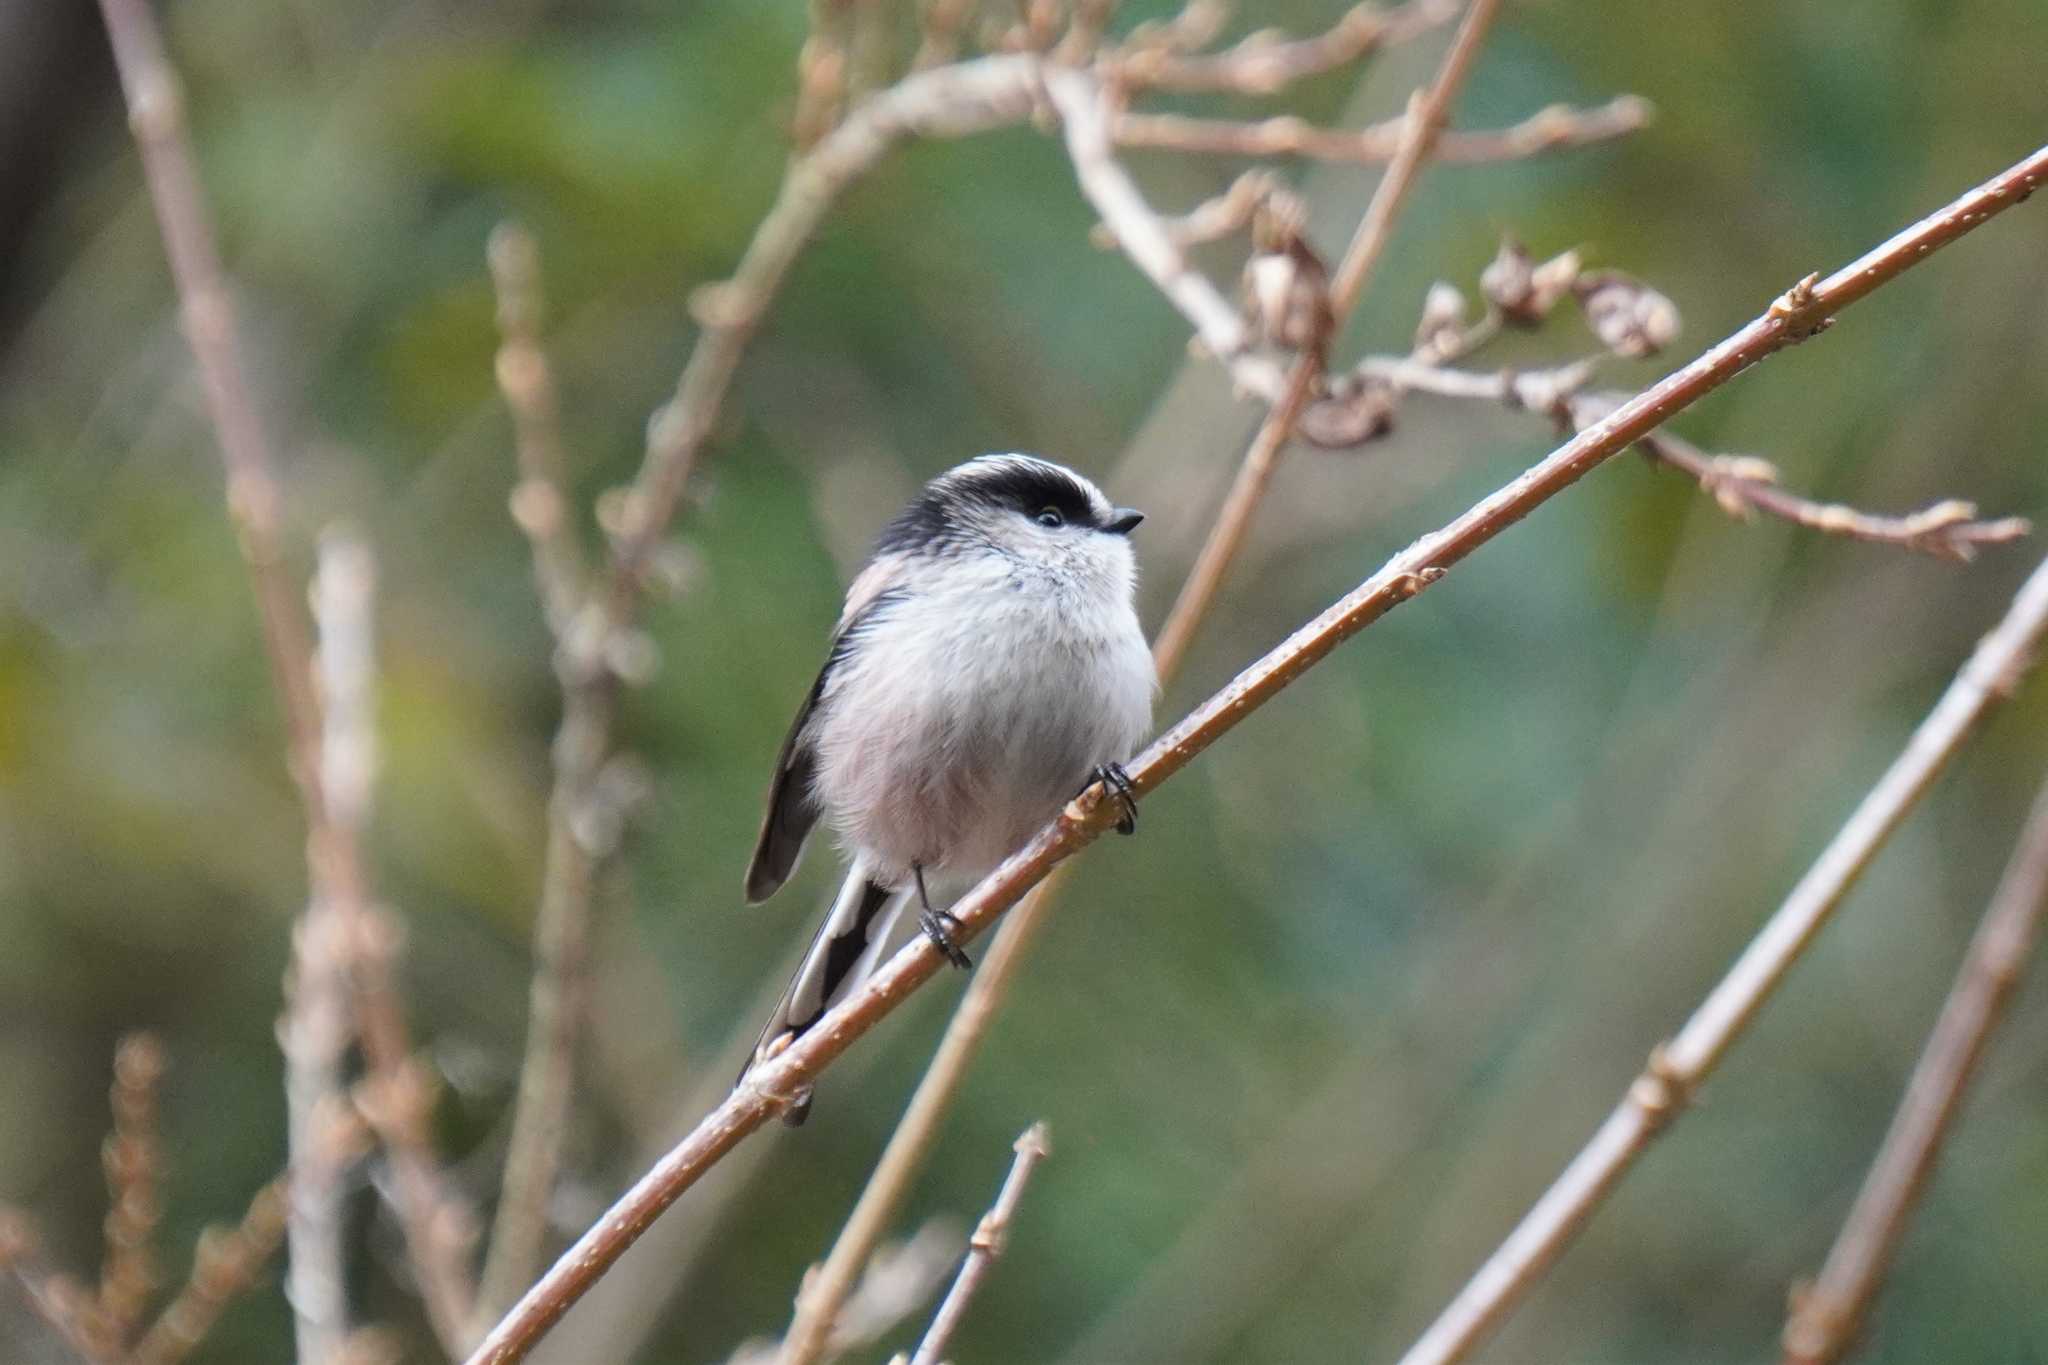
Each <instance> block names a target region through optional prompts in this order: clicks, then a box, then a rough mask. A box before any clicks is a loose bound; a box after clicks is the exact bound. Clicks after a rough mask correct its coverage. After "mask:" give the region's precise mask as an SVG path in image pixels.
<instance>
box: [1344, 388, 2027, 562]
mask: <svg viewBox="0 0 2048 1365" xmlns="http://www.w3.org/2000/svg"><path fill="white" fill-rule="evenodd" d="M1593 364H1594V362H1592V361H1575V362H1573V363H1571V364H1569V365H1560V366H1558V367H1556V368H1554V369H1548V370H1500V371H1497V372H1495V373H1492V374H1485V373H1481V372H1479V371H1475V370H1460V369H1452V368H1450V367H1448V366H1444V365H1438V364H1433V363H1430V362H1427V361H1422V360H1417V359H1415V358H1414V357H1412V356H1367V357H1366V358H1365V359H1364V360H1362V361H1360V362H1359V364H1358V365H1357V367H1356V368H1355V369H1354V370H1353V371H1352V373H1353V374H1355V375H1357V376H1359V377H1361V378H1363V379H1365V380H1367V381H1369V382H1373V383H1380V384H1385V385H1387V386H1388V387H1390V388H1392V389H1395V390H1397V391H1400V392H1403V393H1428V394H1434V395H1436V396H1438V397H1442V398H1454V399H1469V400H1476V401H1478V402H1483V403H1497V404H1499V405H1501V406H1502V407H1505V408H1508V409H1509V410H1511V411H1520V412H1530V413H1535V414H1537V415H1538V416H1546V417H1550V418H1553V419H1555V420H1556V421H1558V422H1559V423H1560V424H1562V425H1564V426H1567V427H1569V428H1570V429H1572V430H1584V429H1585V428H1586V427H1588V426H1591V425H1592V424H1593V423H1594V422H1597V421H1598V420H1600V418H1601V417H1603V416H1605V415H1606V414H1607V413H1609V412H1612V411H1613V410H1614V409H1615V408H1616V407H1617V406H1619V405H1620V404H1621V403H1622V402H1623V401H1624V400H1625V395H1623V394H1617V393H1583V392H1581V390H1582V389H1583V388H1584V386H1585V383H1586V381H1587V380H1588V379H1589V378H1591V377H1592V373H1593ZM1636 449H1638V450H1640V451H1641V452H1642V453H1643V454H1644V455H1645V456H1647V457H1648V458H1649V459H1651V460H1652V461H1654V462H1656V463H1658V464H1662V465H1666V466H1668V467H1670V468H1672V469H1676V470H1678V471H1679V472H1680V473H1682V474H1685V475H1688V476H1690V477H1691V478H1692V479H1693V480H1694V481H1695V482H1696V483H1698V484H1699V485H1700V487H1701V488H1702V489H1704V490H1705V491H1706V492H1707V493H1709V494H1710V495H1712V497H1713V498H1714V501H1715V502H1716V503H1718V504H1719V505H1720V506H1721V508H1722V510H1723V511H1725V512H1727V513H1728V514H1729V515H1730V516H1734V517H1748V516H1751V515H1754V514H1756V513H1762V514H1763V515H1765V516H1770V517H1776V518H1778V519H1779V520H1781V521H1788V522H1791V523H1792V524H1793V525H1795V526H1804V527H1806V528H1808V529H1809V530H1814V531H1819V532H1821V533H1822V534H1824V535H1837V536H1844V537H1847V538H1848V539H1851V540H1863V541H1869V542H1871V543H1872V544H1877V545H1896V546H1899V547H1901V548H1903V549H1907V550H1914V551H1918V552H1919V553H1922V554H1928V555H1933V556H1935V557H1936V558H1939V559H1949V560H1956V561H1968V560H1970V559H1972V558H1974V557H1975V556H1976V553H1977V551H1978V549H1979V548H1980V547H1982V546H1985V545H2003V544H2008V543H2010V542H2012V541H2015V540H2019V539H2022V538H2023V537H2025V536H2026V535H2028V534H2029V533H2030V532H2031V531H2032V530H2033V525H2032V523H2030V522H2029V521H2028V520H2027V519H2026V518H2025V517H1998V518H1995V519H1992V520H1978V519H1977V509H1976V507H1975V506H1974V505H1973V504H1971V503H1967V502H1963V501H1961V500H1959V499H1955V498H1949V499H1944V500H1943V501H1941V502H1937V503H1934V504H1932V505H1931V506H1928V507H1924V508H1922V509H1920V510H1919V511H1917V512H1909V513H1906V514H1905V515H1904V516H1884V515H1880V514H1878V513H1873V512H1864V511H1860V510H1859V509H1857V508H1854V507H1849V506H1845V505H1844V504H1842V503H1833V502H1817V501H1815V500H1813V499H1812V498H1806V497H1802V496H1800V495H1799V494H1797V493H1794V492H1792V491H1790V490H1789V489H1785V488H1781V487H1779V486H1778V470H1777V468H1776V467H1775V466H1774V465H1772V464H1771V463H1770V462H1769V461H1767V460H1762V459H1758V458H1756V457H1755V456H1750V455H1711V454H1708V453H1707V452H1706V451H1703V450H1701V449H1700V448H1699V447H1698V446H1695V445H1693V444H1692V443H1691V442H1690V441H1687V440H1684V439H1683V438H1681V437H1678V436H1675V435H1673V434H1672V433H1670V432H1668V431H1653V432H1651V433H1650V434H1649V435H1647V436H1645V437H1643V439H1642V440H1640V441H1638V442H1636Z"/></svg>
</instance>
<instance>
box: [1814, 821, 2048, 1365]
mask: <svg viewBox="0 0 2048 1365" xmlns="http://www.w3.org/2000/svg"><path fill="white" fill-rule="evenodd" d="M2044 913H2048V784H2044V785H2043V786H2042V788H2041V792H2040V794H2039V795H2038V796H2036V797H2035V798H2034V807H2033V810H2032V812H2031V813H2030V814H2029V815H2028V817H2027V823H2026V825H2025V827H2024V828H2022V829H2021V831H2020V837H2019V841H2018V842H2017V843H2016V844H2015V845H2014V847H2013V852H2012V858H2011V860H2010V861H2009V862H2007V864H2006V867H2005V875H2004V877H2003V878H2001V879H2000V881H1999V884H1998V890H1997V891H1996V892H1995V893H1993V895H1992V897H1991V904H1990V906H1989V908H1987V909H1986V910H1985V912H1984V919H1983V922H1982V923H1981V924H1980V925H1979V926H1978V928H1977V933H1976V935H1975V937H1973V938H1972V939H1971V940H1970V949H1969V952H1968V954H1967V955H1966V956H1965V957H1964V959H1963V965H1962V968H1961V970H1960V971H1958V972H1957V974H1956V980H1955V985H1953V986H1952V987H1950V988H1949V993H1948V999H1947V1001H1946V1002H1944V1003H1943V1005H1942V1007H1941V1015H1940V1017H1939V1018H1938V1019H1936V1020H1935V1024H1934V1030H1933V1032H1931V1033H1930V1034H1928V1036H1927V1046H1926V1048H1925V1050H1923V1051H1922V1052H1921V1054H1920V1060H1919V1062H1918V1063H1917V1064H1916V1065H1915V1066H1914V1068H1913V1077H1912V1079H1911V1080H1910V1081H1908V1082H1907V1083H1906V1092H1905V1094H1904V1095H1903V1096H1902V1097H1901V1098H1900V1100H1899V1109H1898V1112H1897V1113H1896V1114H1895V1115H1893V1117H1892V1123H1891V1127H1890V1129H1889V1130H1888V1131H1887V1132H1886V1133H1885V1135H1884V1144H1883V1146H1881V1147H1880V1148H1879V1149H1878V1153H1877V1158H1876V1159H1875V1160H1874V1161H1872V1162H1871V1163H1870V1173H1869V1174H1868V1175H1867V1176H1865V1177H1864V1180H1863V1188H1862V1189H1861V1190H1860V1191H1858V1193H1857V1195H1856V1202H1855V1204H1854V1205H1853V1206H1852V1207H1851V1208H1850V1210H1849V1216H1848V1218H1847V1219H1846V1220H1844V1222H1843V1223H1842V1230H1841V1232H1840V1233H1839V1234H1838V1235H1837V1236H1836V1238H1835V1244H1834V1246H1833V1247H1832V1248H1831V1249H1830V1250H1829V1252H1828V1258H1827V1261H1826V1263H1825V1264H1824V1265H1823V1266H1822V1267H1821V1272H1820V1278H1819V1279H1818V1280H1817V1281H1815V1282H1814V1283H1813V1284H1812V1285H1810V1286H1807V1287H1804V1288H1802V1289H1799V1290H1795V1291H1794V1295H1793V1309H1792V1315H1791V1318H1790V1320H1789V1321H1788V1322H1787V1323H1786V1324H1785V1357H1784V1358H1785V1365H1833V1363H1834V1362H1835V1361H1838V1360H1840V1359H1842V1358H1843V1357H1844V1356H1846V1355H1847V1354H1848V1353H1849V1351H1850V1350H1851V1348H1853V1347H1854V1346H1855V1344H1856V1341H1857V1337H1858V1335H1859V1333H1860V1331H1861V1329H1862V1325H1863V1321H1864V1318H1865V1317H1866V1316H1867V1315H1868V1313H1869V1311H1870V1306H1871V1304H1872V1302H1874V1301H1875V1300H1876V1298H1877V1295H1878V1291H1879V1290H1881V1289H1882V1288H1883V1287H1884V1279H1885V1273H1886V1272H1887V1271H1888V1270H1889V1269H1890V1268H1891V1262H1892V1258H1893V1257H1894V1256H1895V1255H1897V1253H1898V1249H1899V1241H1900V1239H1901V1238H1902V1237H1904V1236H1905V1232H1906V1223H1907V1221H1908V1220H1909V1219H1910V1218H1911V1217H1912V1215H1913V1208H1914V1206H1915V1205H1916V1204H1917V1203H1919V1200H1920V1195H1921V1193H1922V1191H1923V1190H1925V1189H1926V1186H1927V1178H1928V1177H1929V1176H1930V1175H1931V1174H1932V1173H1933V1171H1934V1163H1935V1160H1936V1158H1937V1157H1939V1156H1940V1154H1941V1147H1942V1143H1943V1142H1945V1141H1946V1140H1947V1138H1948V1135H1949V1132H1950V1131H1951V1130H1952V1128H1953V1127H1954V1125H1955V1120H1956V1115H1957V1113H1958V1111H1959V1110H1960V1109H1961V1107H1962V1102H1963V1094H1964V1092H1965V1091H1966V1090H1967V1089H1968V1088H1969V1085H1970V1082H1971V1080H1972V1079H1973V1078H1974V1077H1975V1076H1976V1074H1977V1067H1978V1064H1979V1063H1980V1062H1982V1061H1983V1059H1984V1050H1985V1048H1986V1047H1987V1046H1988V1045H1989V1044H1990V1041H1991V1034H1992V1032H1993V1030H1995V1029H1996V1028H1997V1027H1998V1025H1999V1023H2000V1021H2001V1020H2003V1019H2004V1018H2005V1014H2006V1011H2007V1009H2008V1008H2009V1007H2010V1006H2011V1004H2012V1000H2013V996H2014V995H2015V994H2016V993H2017V992H2018V990H2019V986H2020V980H2021V978H2022V977H2023V976H2025V974H2026V970H2027V962H2028V959H2029V958H2031V957H2032V956H2033V951H2034V944H2035V942H2036V941H2037V940H2038V939H2039V937H2040V933H2041V919H2042V916H2043V914H2044Z"/></svg>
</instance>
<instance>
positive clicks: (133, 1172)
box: [99, 1033, 165, 1341]
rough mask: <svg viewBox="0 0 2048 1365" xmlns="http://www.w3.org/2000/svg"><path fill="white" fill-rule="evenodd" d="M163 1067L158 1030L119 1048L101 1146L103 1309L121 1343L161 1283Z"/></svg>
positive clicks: (131, 1036)
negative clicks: (108, 1128) (108, 1126)
mask: <svg viewBox="0 0 2048 1365" xmlns="http://www.w3.org/2000/svg"><path fill="white" fill-rule="evenodd" d="M164 1066H165V1061H164V1048H163V1044H162V1043H160V1042H158V1041H157V1039H156V1037H155V1036H154V1035H152V1034H148V1033H131V1034H129V1035H128V1036H127V1037H125V1038H123V1039H122V1040H121V1041H120V1043H119V1045H118V1046H116V1047H115V1049H114V1084H113V1087H112V1089H111V1091H110V1092H109V1094H108V1100H109V1102H110V1104H111V1105H112V1108H113V1111H114V1130H113V1132H111V1133H109V1134H108V1135H107V1140H106V1143H105V1145H104V1146H102V1147H101V1149H100V1164H101V1165H102V1166H103V1167H104V1168H105V1170H106V1175H107V1197H108V1206H109V1207H108V1209H107V1219H106V1224H105V1237H106V1249H105V1253H104V1255H103V1256H102V1258H101V1261H100V1285H99V1310H100V1313H101V1314H102V1315H103V1316H104V1318H105V1320H106V1322H107V1325H108V1329H109V1330H110V1331H111V1332H112V1333H113V1335H114V1338H115V1339H116V1340H117V1341H127V1340H128V1339H130V1338H131V1337H132V1336H133V1335H134V1333H135V1329H136V1326H137V1324H138V1323H139V1322H140V1321H141V1319H142V1310H143V1309H144V1308H145V1307H146V1306H147V1305H148V1303H149V1296H150V1294H151V1293H153V1292H154V1291H155V1289H156V1286H157V1276H158V1270H157V1253H156V1233H157V1224H158V1222H159V1220H160V1219H161V1218H162V1216H163V1206H162V1202H161V1200H160V1198H159V1195H158V1178H159V1177H160V1176H161V1174H162V1168H163V1145H162V1142H161V1141H160V1136H159V1134H158V1131H157V1108H158V1103H157V1101H158V1091H159V1088H160V1087H161V1086H162V1083H163V1077H164Z"/></svg>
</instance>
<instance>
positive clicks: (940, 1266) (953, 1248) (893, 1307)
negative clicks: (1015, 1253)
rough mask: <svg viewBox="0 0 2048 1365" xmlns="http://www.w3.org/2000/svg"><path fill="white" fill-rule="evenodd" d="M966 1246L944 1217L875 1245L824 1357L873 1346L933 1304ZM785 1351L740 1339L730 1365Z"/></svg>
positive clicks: (765, 1363) (762, 1363) (771, 1343)
mask: <svg viewBox="0 0 2048 1365" xmlns="http://www.w3.org/2000/svg"><path fill="white" fill-rule="evenodd" d="M966 1245H967V1238H966V1230H965V1229H964V1228H962V1227H961V1225H960V1222H959V1220H958V1219H955V1218H952V1217H947V1216H942V1217H937V1218H932V1219H929V1220H927V1221H926V1222H925V1224H924V1225H923V1226H922V1227H920V1228H919V1229H918V1230H917V1231H916V1232H914V1233H912V1234H911V1235H910V1236H909V1237H908V1238H906V1239H904V1240H903V1241H900V1242H894V1241H891V1242H884V1243H882V1244H881V1245H880V1246H878V1247H876V1248H875V1254H874V1255H873V1256H871V1257H869V1258H868V1264H867V1268H866V1269H865V1270H863V1271H862V1272H861V1277H860V1283H859V1284H857V1285H855V1286H854V1290H853V1293H851V1294H849V1295H848V1296H847V1298H846V1303H845V1305H844V1306H843V1307H841V1309H840V1310H839V1316H838V1318H837V1319H836V1320H835V1321H834V1322H833V1324H832V1339H831V1341H830V1342H828V1343H827V1345H826V1348H825V1354H826V1356H827V1357H828V1358H830V1359H833V1360H837V1359H838V1358H839V1357H841V1356H843V1355H846V1354H848V1353H850V1352H853V1351H858V1350H861V1349H862V1348H864V1347H868V1346H872V1345H874V1344H875V1343H876V1342H878V1341H880V1340H881V1339H882V1338H883V1337H885V1336H887V1335H888V1334H889V1333H890V1332H892V1331H894V1330H895V1329H896V1327H897V1326H898V1325H899V1324H901V1323H902V1322H903V1321H904V1320H905V1319H906V1318H908V1317H909V1316H910V1315H911V1314H912V1313H915V1312H917V1311H918V1310H919V1309H920V1308H922V1307H924V1306H925V1305H926V1304H927V1303H930V1302H931V1300H932V1297H933V1296H934V1295H936V1294H937V1293H938V1292H939V1289H940V1287H941V1286H942V1285H944V1284H945V1283H946V1280H947V1279H948V1278H949V1276H950V1275H951V1273H952V1271H953V1270H954V1268H955V1267H956V1266H957V1265H958V1264H959V1262H960V1255H961V1253H962V1252H963V1251H964V1250H966ZM781 1353H782V1343H781V1342H779V1341H776V1340H775V1339H774V1338H772V1337H767V1338H755V1339H753V1340H751V1341H747V1342H743V1343H741V1345H740V1348H739V1349H738V1350H737V1351H734V1352H733V1354H732V1356H731V1357H730V1359H729V1360H728V1361H727V1362H726V1365H775V1362H776V1360H777V1359H778V1358H779V1357H780V1356H781ZM901 1358H902V1357H901V1356H898V1357H897V1359H898V1360H900V1359H901Z"/></svg>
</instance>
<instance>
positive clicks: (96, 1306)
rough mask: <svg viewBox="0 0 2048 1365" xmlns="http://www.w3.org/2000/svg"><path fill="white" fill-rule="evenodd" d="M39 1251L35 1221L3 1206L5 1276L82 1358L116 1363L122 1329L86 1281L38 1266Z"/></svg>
mask: <svg viewBox="0 0 2048 1365" xmlns="http://www.w3.org/2000/svg"><path fill="white" fill-rule="evenodd" d="M40 1251H41V1247H40V1245H39V1238H38V1237H37V1233H36V1227H35V1223H34V1222H33V1221H32V1220H31V1219H30V1218H29V1217H28V1215H27V1214H24V1213H21V1212H20V1211H18V1210H16V1209H12V1208H8V1207H6V1206H5V1205H0V1280H5V1279H12V1280H13V1281H14V1282H15V1284H16V1285H17V1286H18V1287H19V1288H20V1290H21V1295H22V1299H23V1301H24V1302H26V1303H27V1304H28V1307H29V1311H30V1312H32V1313H34V1314H35V1316H36V1318H37V1320H38V1321H40V1322H41V1323H42V1324H43V1326H45V1327H47V1328H48V1329H49V1330H50V1332H51V1334H52V1335H54V1336H55V1337H56V1338H57V1340H58V1341H60V1342H62V1343H63V1345H64V1346H65V1347H66V1348H67V1349H68V1350H69V1351H71V1352H72V1354H74V1355H76V1356H77V1357H78V1358H79V1359H80V1360H82V1361H87V1362H90V1365H102V1362H110V1361H113V1360H114V1359H115V1358H116V1357H117V1356H118V1355H119V1353H120V1349H121V1336H122V1334H121V1332H120V1331H119V1330H118V1329H117V1328H116V1327H115V1325H114V1323H113V1321H112V1319H111V1318H110V1317H109V1316H108V1315H107V1314H106V1313H105V1312H104V1311H103V1310H102V1309H101V1307H100V1303H99V1300H98V1299H97V1298H95V1297H94V1295H93V1294H91V1293H90V1292H89V1291H87V1290H86V1288H85V1287H84V1286H83V1285H81V1284H79V1283H78V1281H76V1280H74V1279H72V1278H71V1277H70V1276H68V1275H59V1274H55V1273H52V1272H51V1271H49V1270H48V1269H46V1268H44V1267H43V1266H42V1265H41V1264H39V1262H40V1259H41V1258H40Z"/></svg>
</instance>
